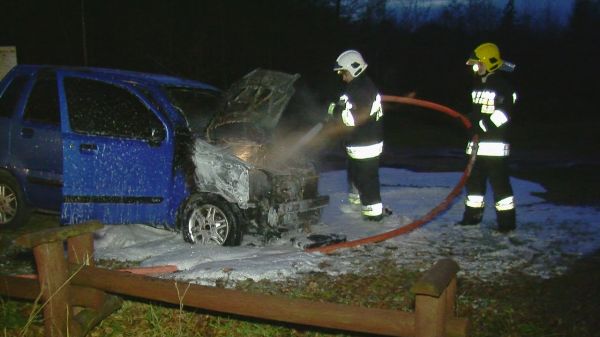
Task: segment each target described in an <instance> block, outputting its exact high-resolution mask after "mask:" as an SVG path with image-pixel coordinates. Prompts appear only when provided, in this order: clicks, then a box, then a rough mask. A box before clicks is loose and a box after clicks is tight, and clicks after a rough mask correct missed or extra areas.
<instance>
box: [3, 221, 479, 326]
mask: <svg viewBox="0 0 600 337" xmlns="http://www.w3.org/2000/svg"><path fill="white" fill-rule="evenodd" d="M101 227H102V225H101V224H99V223H96V222H90V223H85V224H81V225H76V226H70V227H62V228H57V229H52V230H45V231H42V232H36V233H31V234H26V235H24V236H22V237H19V238H18V239H17V240H16V242H17V244H19V245H21V246H23V247H29V248H33V250H34V256H35V259H36V265H37V268H38V273H39V277H38V280H34V279H24V278H20V277H15V276H2V275H0V295H5V296H10V297H15V298H23V299H29V300H34V299H36V298H37V297H38V296H39V295H40V294H41V295H42V300H43V301H44V302H46V301H47V302H48V303H47V304H46V306H45V307H44V330H45V334H46V336H52V337H55V336H56V337H66V336H67V331H68V335H69V336H73V337H79V336H85V335H86V334H87V333H88V332H89V331H90V330H91V329H92V328H93V327H94V326H95V325H96V324H98V323H99V322H100V321H101V320H102V319H104V318H106V317H107V316H109V315H110V314H111V313H112V312H113V311H115V310H117V309H118V308H119V307H120V305H121V299H120V298H119V297H117V296H115V295H114V294H119V295H127V296H134V297H139V298H145V299H150V300H156V301H162V302H165V303H171V304H176V305H180V304H183V305H184V306H187V307H194V308H200V309H205V310H210V311H215V312H221V313H230V314H236V315H241V316H246V317H254V318H259V319H265V320H274V321H280V322H288V323H295V324H301V325H309V326H315V327H323V328H331V329H338V330H344V331H352V332H360V333H370V334H377V335H386V336H405V337H412V336H415V337H442V336H448V337H454V336H456V337H459V336H467V335H468V320H466V319H461V318H456V317H454V304H455V296H456V272H457V271H458V265H457V264H456V262H454V261H452V260H450V259H443V260H440V261H438V262H437V263H436V264H435V265H434V266H433V267H432V268H431V269H430V270H429V271H427V272H426V273H425V274H424V275H423V277H422V278H421V279H420V280H419V281H418V282H417V283H415V284H414V285H413V287H412V289H411V291H412V292H413V293H414V294H415V298H416V300H415V301H416V302H415V312H414V313H410V312H402V311H397V310H387V309H376V308H365V307H357V306H349V305H342V304H335V303H324V302H316V301H309V300H303V299H291V298H287V297H283V296H272V295H262V294H251V293H247V292H243V291H239V290H233V289H223V288H214V287H208V286H201V285H197V284H190V283H185V282H177V281H173V280H167V279H160V278H154V277H148V276H144V275H136V274H132V273H128V272H122V271H115V270H108V269H102V268H97V267H95V266H94V265H93V261H92V260H93V259H92V258H90V257H91V256H93V238H92V233H93V231H95V230H97V229H99V228H101ZM63 240H67V251H68V253H67V258H66V259H65V258H64V249H63ZM184 292H185V296H183V297H182V295H181V294H183V293H184ZM258 303H260V305H257V304H258ZM71 317H72V318H73V319H69V318H71ZM67 322H68V323H67Z"/></svg>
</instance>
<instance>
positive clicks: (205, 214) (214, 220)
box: [179, 194, 243, 246]
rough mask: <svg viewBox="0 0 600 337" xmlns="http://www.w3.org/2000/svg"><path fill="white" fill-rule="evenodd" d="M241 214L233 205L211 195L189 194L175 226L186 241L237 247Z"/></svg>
mask: <svg viewBox="0 0 600 337" xmlns="http://www.w3.org/2000/svg"><path fill="white" fill-rule="evenodd" d="M240 219H241V217H240V216H239V211H238V210H237V207H236V206H235V205H231V204H229V203H228V202H226V201H225V200H223V199H222V198H220V197H218V196H216V195H212V194H192V195H191V196H190V197H189V198H188V199H187V201H186V202H185V204H184V206H183V208H182V211H181V214H180V218H179V228H180V229H181V232H182V235H183V239H184V240H185V241H186V242H189V243H194V244H195V243H202V244H216V245H219V246H239V245H240V244H241V242H242V236H243V233H242V226H241V222H240Z"/></svg>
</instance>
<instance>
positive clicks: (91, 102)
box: [64, 77, 165, 140]
mask: <svg viewBox="0 0 600 337" xmlns="http://www.w3.org/2000/svg"><path fill="white" fill-rule="evenodd" d="M64 85H65V92H66V96H67V107H68V110H69V123H70V125H71V129H72V130H73V131H75V132H79V133H84V134H92V135H102V136H115V137H126V138H138V139H156V137H158V138H160V140H162V139H164V135H165V131H164V127H163V125H162V123H161V122H160V120H159V119H158V118H157V117H156V115H155V114H154V112H152V110H150V109H148V107H147V106H146V105H144V104H143V103H142V102H141V101H140V100H139V99H138V97H137V96H135V95H134V94H133V93H131V92H130V91H129V90H127V89H125V88H122V87H119V86H116V85H113V84H110V83H106V82H101V81H96V80H91V79H84V78H76V77H67V78H65V80H64Z"/></svg>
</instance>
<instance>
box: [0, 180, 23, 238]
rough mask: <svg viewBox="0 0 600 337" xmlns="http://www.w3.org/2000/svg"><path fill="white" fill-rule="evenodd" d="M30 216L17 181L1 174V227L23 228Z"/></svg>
mask: <svg viewBox="0 0 600 337" xmlns="http://www.w3.org/2000/svg"><path fill="white" fill-rule="evenodd" d="M29 214H30V211H29V207H28V206H27V205H26V204H25V200H24V198H23V195H22V194H21V189H20V188H19V185H18V184H17V181H16V180H15V179H14V178H13V177H12V176H11V175H10V174H8V173H6V172H0V227H17V226H21V225H23V224H25V222H27V219H28V218H29Z"/></svg>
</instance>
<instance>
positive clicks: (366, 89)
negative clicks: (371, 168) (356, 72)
mask: <svg viewBox="0 0 600 337" xmlns="http://www.w3.org/2000/svg"><path fill="white" fill-rule="evenodd" d="M340 104H341V105H342V110H343V111H342V119H343V120H344V124H346V126H347V127H348V128H349V129H348V134H347V137H346V146H364V145H373V144H377V143H381V142H382V141H383V125H382V123H383V110H382V107H381V96H380V95H379V93H378V92H377V88H376V87H375V84H373V81H371V79H370V78H369V77H368V76H366V74H362V76H359V77H357V78H355V79H354V80H352V81H350V83H348V85H347V87H346V91H345V93H344V95H342V97H341V98H340ZM344 114H346V116H345V117H344ZM349 114H351V118H350V119H352V120H353V121H355V123H354V125H352V123H349V122H348V117H350V116H349ZM360 121H363V122H360Z"/></svg>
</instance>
